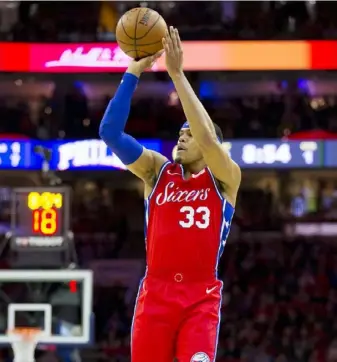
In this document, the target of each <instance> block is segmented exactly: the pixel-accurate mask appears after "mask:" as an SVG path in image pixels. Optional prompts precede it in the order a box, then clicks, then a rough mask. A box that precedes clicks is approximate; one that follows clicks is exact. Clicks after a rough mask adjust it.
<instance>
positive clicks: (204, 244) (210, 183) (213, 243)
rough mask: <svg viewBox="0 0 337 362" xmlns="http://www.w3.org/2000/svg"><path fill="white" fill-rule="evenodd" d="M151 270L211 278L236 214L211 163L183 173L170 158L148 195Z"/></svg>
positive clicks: (147, 219) (150, 271)
mask: <svg viewBox="0 0 337 362" xmlns="http://www.w3.org/2000/svg"><path fill="white" fill-rule="evenodd" d="M145 208H146V210H145V212H146V214H145V222H146V225H145V231H146V251H147V268H148V269H147V273H148V274H149V275H150V274H151V273H152V274H160V273H162V274H168V275H172V274H174V273H179V274H180V273H181V274H182V275H184V276H191V277H192V276H195V277H197V276H200V277H204V278H212V277H214V276H216V271H217V265H218V261H219V258H220V256H221V254H222V251H223V248H224V245H225V242H226V239H227V236H228V233H229V229H230V224H231V221H232V217H233V214H234V208H233V206H232V205H231V204H230V203H229V202H227V201H226V199H224V198H223V196H222V195H221V193H220V192H219V190H218V187H217V184H216V181H215V179H214V176H213V175H212V173H211V171H210V170H209V168H207V167H206V168H204V169H203V170H202V171H200V172H199V173H198V174H192V175H191V177H190V178H189V179H185V178H184V171H183V167H182V166H181V165H179V164H176V163H171V162H167V163H165V164H164V165H163V166H162V168H161V170H160V173H159V175H158V179H157V182H156V184H155V186H154V188H153V190H152V192H151V194H150V195H149V197H148V198H147V199H146V200H145Z"/></svg>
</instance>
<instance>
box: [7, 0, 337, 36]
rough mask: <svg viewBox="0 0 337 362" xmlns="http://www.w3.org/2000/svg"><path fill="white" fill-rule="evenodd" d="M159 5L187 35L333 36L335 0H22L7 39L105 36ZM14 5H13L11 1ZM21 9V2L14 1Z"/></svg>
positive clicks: (336, 24)
mask: <svg viewBox="0 0 337 362" xmlns="http://www.w3.org/2000/svg"><path fill="white" fill-rule="evenodd" d="M140 5H141V6H147V7H151V8H153V9H156V10H158V11H159V12H160V13H161V14H162V15H163V16H164V18H165V19H166V21H167V23H168V24H172V25H175V26H177V27H179V29H180V30H181V34H182V37H183V39H185V40H200V39H239V40H241V39H242V40H244V39H325V38H327V39H333V38H336V36H337V17H336V14H335V11H334V7H333V3H331V2H321V1H317V2H315V1H299V2H293V1H260V2H249V1H240V2H236V1H208V2H206V1H200V2H197V3H196V4H194V5H193V7H191V5H190V2H188V1H182V2H174V1H165V2H159V1H158V2H155V1H149V2H135V1H130V2H121V1H116V2H113V1H110V2H108V1H97V2H71V1H67V2H65V1H60V2H53V3H50V4H46V3H44V2H37V1H21V2H20V4H19V5H18V7H17V9H16V11H17V16H16V18H15V17H13V21H12V24H11V26H7V28H6V29H5V30H3V31H2V38H3V39H5V40H14V41H42V42H44V41H45V42H52V41H95V40H100V41H105V40H110V41H111V40H114V39H115V34H114V32H115V27H116V23H117V21H118V19H119V17H120V16H121V14H123V13H124V12H125V11H126V10H128V9H130V8H133V7H136V6H140ZM11 7H12V8H14V6H13V5H11ZM15 8H16V6H15Z"/></svg>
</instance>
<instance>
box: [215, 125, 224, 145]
mask: <svg viewBox="0 0 337 362" xmlns="http://www.w3.org/2000/svg"><path fill="white" fill-rule="evenodd" d="M213 126H214V129H215V134H216V136H217V138H218V140H219V141H220V142H221V143H222V142H223V134H222V131H221V128H220V127H219V126H218V125H217V124H216V123H215V122H213Z"/></svg>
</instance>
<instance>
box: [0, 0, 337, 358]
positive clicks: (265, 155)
mask: <svg viewBox="0 0 337 362" xmlns="http://www.w3.org/2000/svg"><path fill="white" fill-rule="evenodd" d="M139 5H140V6H146V7H150V8H152V9H155V10H157V11H158V12H160V14H161V15H162V16H163V17H164V18H165V20H166V22H167V23H168V24H169V25H174V26H176V27H177V28H178V29H179V31H180V34H181V38H182V40H183V46H184V53H185V55H184V57H185V59H184V66H185V71H186V74H187V76H188V78H189V80H190V81H191V82H192V84H193V87H194V89H195V91H196V92H197V95H198V96H199V97H200V99H201V100H202V102H203V104H204V105H205V107H206V108H207V111H208V112H209V114H210V116H211V117H212V119H213V120H214V121H215V122H216V123H217V124H218V125H219V126H220V127H221V128H222V131H223V134H224V138H225V142H224V147H226V149H227V150H228V152H229V153H230V154H231V157H232V158H233V160H234V161H236V162H237V163H238V164H239V165H240V167H241V169H242V184H241V188H240V192H239V196H238V201H237V206H236V214H235V217H234V219H233V223H232V230H231V234H230V237H229V239H228V241H227V243H226V247H225V251H224V254H223V257H222V260H221V262H220V263H219V268H220V273H219V274H220V277H221V279H223V281H224V288H223V298H222V304H223V306H222V312H221V315H222V323H221V328H220V331H219V344H218V354H217V360H216V361H217V362H336V361H337V72H336V71H337V11H336V4H335V3H334V2H324V1H317V2H316V1H307V2H292V1H274V2H271V1H264V2H246V1H240V2H235V1H226V2H225V1H217V2H212V1H207V2H203V1H200V2H193V4H192V3H191V2H183V1H182V2H173V1H163V2H142V3H140V4H139V3H136V2H132V1H130V2H120V1H95V2H72V1H67V2H62V1H61V2H34V1H21V2H19V1H1V2H0V72H1V73H0V232H1V243H0V255H1V256H0V268H1V269H2V270H0V362H10V361H12V358H13V356H12V351H11V348H10V346H9V345H8V343H7V344H6V343H2V342H3V341H5V338H6V325H8V315H7V313H8V305H9V304H11V303H15V302H16V303H23V302H24V303H42V304H43V303H50V304H52V305H53V314H52V316H51V320H50V321H51V323H52V331H53V333H55V334H58V335H59V336H63V337H64V338H68V337H69V336H71V337H70V338H72V339H71V341H73V342H74V341H77V339H76V338H79V339H78V341H80V339H81V338H82V339H81V341H82V342H83V341H84V340H85V341H87V339H88V338H89V337H88V336H89V335H88V333H87V332H88V331H90V333H91V334H92V336H90V340H91V342H92V343H88V345H86V346H85V348H81V347H83V346H77V345H76V343H70V344H66V345H63V344H61V345H60V344H59V343H56V342H55V343H50V344H47V345H42V346H39V347H38V348H37V350H36V361H38V362H55V361H59V362H81V361H82V362H84V361H85V362H127V361H130V326H131V321H132V314H133V309H134V301H135V298H136V295H137V290H138V283H139V280H140V278H141V277H142V276H143V274H144V268H145V247H144V232H143V225H144V221H143V220H144V219H143V218H144V208H143V184H142V182H141V181H139V180H138V179H136V178H135V177H134V176H132V174H130V173H128V172H127V171H125V167H124V165H123V164H122V163H121V162H120V160H119V159H118V158H117V157H116V156H115V155H113V154H112V153H111V151H110V150H109V149H107V147H106V145H105V144H104V142H103V141H102V140H100V139H99V136H98V128H99V123H100V121H101V118H102V115H103V112H104V110H105V107H106V105H107V103H108V101H109V99H110V98H111V97H112V96H113V94H114V92H115V90H116V88H117V87H118V85H119V82H120V79H121V75H122V73H123V72H124V71H125V69H126V67H127V65H128V62H129V59H128V58H127V57H126V56H125V55H124V54H123V53H122V52H121V51H120V49H119V48H118V46H117V43H116V39H115V28H116V24H117V21H118V19H119V18H120V16H121V15H122V14H123V13H124V12H125V11H126V10H128V9H131V8H133V7H136V6H139ZM183 122H184V115H183V112H182V108H181V106H180V103H179V100H178V97H177V94H176V92H175V90H174V87H173V84H172V82H171V81H170V79H169V76H168V75H167V73H166V72H165V62H164V59H160V60H159V62H158V63H157V64H156V65H155V66H154V68H153V69H152V71H149V72H147V73H146V74H145V75H143V76H142V80H141V82H140V83H139V86H138V88H137V91H136V93H135V95H134V99H133V104H132V110H131V114H130V119H129V121H128V123H127V132H128V133H130V134H132V135H133V136H134V137H136V138H137V139H139V140H140V141H141V143H142V144H144V145H145V146H146V147H148V148H150V149H152V150H156V151H158V152H162V153H163V154H164V155H166V156H167V157H169V158H171V155H172V151H173V148H174V146H175V143H176V140H177V135H178V132H179V129H180V126H181V125H182V123H183ZM48 220H49V221H48ZM22 269H24V270H32V269H34V270H39V271H40V272H41V273H42V274H44V271H45V270H48V271H54V272H56V271H57V270H61V271H63V272H64V270H66V271H69V273H75V274H71V275H73V276H74V277H73V276H70V277H68V276H67V275H66V276H65V277H64V278H61V279H60V280H59V279H58V280H57V282H54V283H51V285H49V286H48V285H47V286H46V285H45V284H46V283H42V282H41V283H40V282H39V281H40V279H41V280H42V279H43V278H46V279H48V278H49V277H47V276H44V277H43V278H42V277H41V278H40V277H38V278H37V280H35V282H34V283H30V284H29V282H31V280H30V279H29V277H28V275H30V274H27V277H26V276H24V273H23V274H22V277H21V276H20V275H21V274H20V273H22V272H19V274H18V273H16V271H17V270H22ZM82 269H83V270H85V269H86V270H92V271H93V275H94V278H93V280H94V287H93V298H92V301H91V295H90V293H89V292H88V290H89V289H86V288H87V287H85V282H86V280H84V279H86V277H85V278H84V279H83V278H82V274H81V275H78V274H76V273H77V271H79V272H81V270H82ZM13 273H14V274H13ZM8 275H9V277H5V276H8ZM32 275H33V274H32ZM34 275H35V274H34ZM48 275H49V274H48ZM62 275H64V274H62ZM69 275H70V274H69ZM6 278H7V279H6ZM20 278H21V279H20ZM88 278H89V277H88ZM27 279H29V280H27ZM51 279H53V277H51ZM43 280H44V281H45V282H46V280H45V279H43ZM48 280H49V279H48ZM48 280H47V281H48ZM88 280H89V279H88ZM89 281H90V280H89ZM47 284H48V283H47ZM88 293H89V294H88ZM84 297H85V300H86V302H85V303H84V300H83V298H84ZM91 302H92V306H93V314H92V315H91V317H90V320H85V321H83V320H82V317H83V316H88V315H89V314H86V312H83V311H85V310H87V311H88V310H89V309H86V308H90V306H91ZM43 305H45V304H43ZM42 309H43V311H44V312H45V315H44V317H43V315H41V314H43V313H44V312H43V311H41V313H40V315H39V313H35V314H34V312H27V313H26V314H25V313H23V312H21V314H20V313H19V312H17V316H16V319H18V321H17V322H16V323H17V325H18V326H20V323H21V324H22V325H27V323H29V325H30V326H33V327H34V326H35V327H36V326H39V325H40V322H39V321H40V320H43V318H47V317H46V315H47V312H48V309H44V308H42ZM54 313H55V315H54ZM20 321H21V322H20ZM2 336H4V337H2ZM63 337H62V338H63ZM91 337H92V338H91ZM2 338H4V339H2ZM154 343H155V341H154ZM149 353H150V355H151V351H150V352H149ZM149 362H157V361H152V360H151V358H150V359H149Z"/></svg>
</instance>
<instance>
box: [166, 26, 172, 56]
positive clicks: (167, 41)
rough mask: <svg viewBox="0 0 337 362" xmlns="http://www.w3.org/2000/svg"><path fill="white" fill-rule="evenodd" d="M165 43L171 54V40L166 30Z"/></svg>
mask: <svg viewBox="0 0 337 362" xmlns="http://www.w3.org/2000/svg"><path fill="white" fill-rule="evenodd" d="M165 42H166V44H167V47H168V50H169V51H170V52H171V51H172V39H171V36H170V33H169V31H168V30H167V29H166V31H165Z"/></svg>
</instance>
